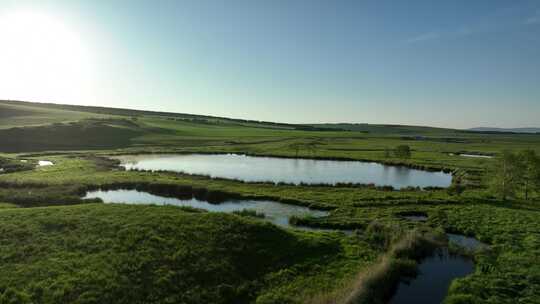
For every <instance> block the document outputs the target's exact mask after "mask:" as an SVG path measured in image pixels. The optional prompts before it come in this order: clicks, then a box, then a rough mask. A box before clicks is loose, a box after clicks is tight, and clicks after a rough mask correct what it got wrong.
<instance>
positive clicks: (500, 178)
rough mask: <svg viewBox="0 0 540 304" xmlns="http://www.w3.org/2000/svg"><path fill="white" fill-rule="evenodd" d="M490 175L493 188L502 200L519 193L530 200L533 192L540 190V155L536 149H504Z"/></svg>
mask: <svg viewBox="0 0 540 304" xmlns="http://www.w3.org/2000/svg"><path fill="white" fill-rule="evenodd" d="M490 175H491V183H490V186H491V189H492V190H493V191H494V192H495V193H496V194H497V195H498V196H499V197H500V198H501V199H502V200H506V199H508V198H511V197H517V196H518V195H519V194H521V195H522V197H523V198H524V199H525V200H528V199H529V198H530V196H531V194H532V193H534V192H537V193H538V192H540V157H539V156H538V155H537V154H536V152H535V151H534V150H524V151H521V152H519V153H514V152H511V151H503V153H502V155H501V157H499V158H498V159H497V161H496V163H495V166H494V168H493V170H492V172H491V174H490Z"/></svg>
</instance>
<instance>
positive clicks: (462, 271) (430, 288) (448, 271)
mask: <svg viewBox="0 0 540 304" xmlns="http://www.w3.org/2000/svg"><path fill="white" fill-rule="evenodd" d="M473 271H474V263H473V261H472V260H471V259H470V258H467V257H464V256H459V255H452V254H450V253H449V252H448V250H447V249H446V248H440V249H438V250H437V251H436V253H435V254H434V255H432V256H430V257H428V258H426V259H424V260H422V261H421V262H420V265H419V266H418V276H416V277H415V278H412V279H411V280H408V281H403V282H401V283H400V284H399V286H398V288H397V291H396V294H395V295H394V297H393V298H392V299H391V300H390V303H391V304H411V303H415V304H440V303H442V302H443V300H444V298H445V297H446V294H447V293H448V287H449V286H450V283H451V282H452V280H454V279H455V278H460V277H464V276H466V275H468V274H470V273H472V272H473Z"/></svg>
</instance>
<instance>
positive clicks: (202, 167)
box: [114, 154, 452, 189]
mask: <svg viewBox="0 0 540 304" xmlns="http://www.w3.org/2000/svg"><path fill="white" fill-rule="evenodd" d="M114 158H115V159H118V160H120V162H121V166H123V167H125V168H126V170H133V169H139V170H152V171H156V170H167V171H174V172H182V173H188V174H197V175H208V176H211V177H219V178H227V179H235V180H242V181H246V182H272V183H279V182H282V183H290V184H297V185H298V184H300V183H305V184H332V185H335V184H337V183H355V184H375V185H378V186H392V187H394V188H396V189H400V188H404V187H408V186H413V187H417V186H418V187H428V186H432V187H448V186H450V184H451V182H452V175H451V174H449V173H444V172H429V171H424V170H417V169H411V168H407V167H402V166H389V165H382V164H379V163H374V162H361V161H334V160H313V159H293V158H277V157H258V156H257V157H255V156H246V155H240V154H182V155H170V154H169V155H166V154H158V155H156V154H153V155H152V154H146V155H126V156H119V157H114Z"/></svg>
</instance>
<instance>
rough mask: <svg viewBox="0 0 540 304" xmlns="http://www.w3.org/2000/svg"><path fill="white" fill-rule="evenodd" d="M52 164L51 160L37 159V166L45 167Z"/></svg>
mask: <svg viewBox="0 0 540 304" xmlns="http://www.w3.org/2000/svg"><path fill="white" fill-rule="evenodd" d="M52 165H54V163H53V162H52V161H48V160H40V161H38V167H46V166H52Z"/></svg>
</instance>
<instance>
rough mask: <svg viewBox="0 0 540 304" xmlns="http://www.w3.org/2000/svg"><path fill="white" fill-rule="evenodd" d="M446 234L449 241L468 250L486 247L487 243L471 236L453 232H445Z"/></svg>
mask: <svg viewBox="0 0 540 304" xmlns="http://www.w3.org/2000/svg"><path fill="white" fill-rule="evenodd" d="M447 235H448V241H449V242H450V243H454V244H456V245H458V246H461V247H463V248H465V249H468V250H478V249H483V248H486V247H488V245H487V244H485V243H482V242H480V241H479V240H477V239H475V238H473V237H469V236H464V235H461V234H454V233H447Z"/></svg>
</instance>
